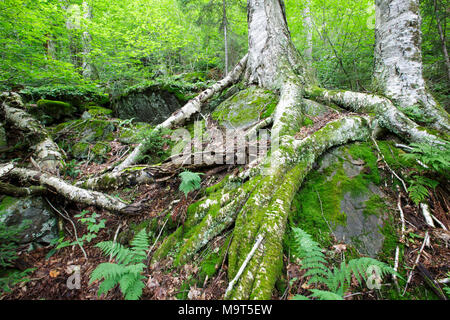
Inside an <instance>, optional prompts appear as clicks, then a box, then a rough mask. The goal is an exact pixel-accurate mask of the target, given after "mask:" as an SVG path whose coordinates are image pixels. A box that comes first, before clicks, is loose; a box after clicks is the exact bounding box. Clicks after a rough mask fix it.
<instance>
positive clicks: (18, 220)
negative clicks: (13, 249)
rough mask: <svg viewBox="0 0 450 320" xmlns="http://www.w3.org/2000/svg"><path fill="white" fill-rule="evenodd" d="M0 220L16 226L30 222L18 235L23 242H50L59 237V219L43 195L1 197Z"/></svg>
mask: <svg viewBox="0 0 450 320" xmlns="http://www.w3.org/2000/svg"><path fill="white" fill-rule="evenodd" d="M0 222H1V223H5V224H6V225H7V226H15V227H18V226H21V225H23V223H25V222H26V223H28V224H27V225H28V227H27V228H25V229H24V230H23V231H22V232H21V233H20V234H19V235H18V242H19V243H21V244H27V243H32V242H34V243H44V244H49V243H50V242H51V241H52V240H53V239H55V238H57V237H58V228H57V224H58V220H57V218H56V216H55V215H54V214H53V212H52V209H51V208H50V206H49V205H48V204H47V202H46V201H45V200H44V199H43V198H42V197H33V196H29V197H23V198H13V197H9V196H4V197H3V198H0Z"/></svg>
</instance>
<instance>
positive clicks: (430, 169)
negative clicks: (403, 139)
mask: <svg viewBox="0 0 450 320" xmlns="http://www.w3.org/2000/svg"><path fill="white" fill-rule="evenodd" d="M411 148H412V149H411V152H410V153H405V154H402V155H401V156H402V157H403V158H404V159H407V160H414V161H416V162H418V163H420V166H418V167H417V169H415V170H413V171H411V173H410V174H409V176H408V177H407V180H408V182H409V187H408V191H409V196H410V198H411V200H413V201H414V203H415V204H419V203H420V202H423V201H424V200H425V199H426V198H427V197H428V188H433V189H434V188H436V187H437V186H438V184H439V182H438V181H436V180H434V179H431V178H429V177H428V176H433V175H437V176H438V177H439V176H441V177H444V178H448V177H449V168H450V143H445V144H444V145H433V144H421V143H412V144H411ZM424 167H425V168H424Z"/></svg>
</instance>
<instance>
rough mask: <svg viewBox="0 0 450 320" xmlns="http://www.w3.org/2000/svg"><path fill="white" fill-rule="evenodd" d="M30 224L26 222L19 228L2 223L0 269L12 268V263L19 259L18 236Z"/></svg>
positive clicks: (0, 226)
mask: <svg viewBox="0 0 450 320" xmlns="http://www.w3.org/2000/svg"><path fill="white" fill-rule="evenodd" d="M29 224H30V221H29V220H25V221H24V222H23V223H22V225H20V226H17V227H12V226H7V225H6V224H5V223H4V222H0V268H6V267H10V266H11V263H12V261H14V260H15V259H17V258H18V256H17V254H16V250H17V248H18V242H17V236H18V235H19V234H20V233H21V232H22V231H23V230H25V229H26V228H27V227H28V226H29Z"/></svg>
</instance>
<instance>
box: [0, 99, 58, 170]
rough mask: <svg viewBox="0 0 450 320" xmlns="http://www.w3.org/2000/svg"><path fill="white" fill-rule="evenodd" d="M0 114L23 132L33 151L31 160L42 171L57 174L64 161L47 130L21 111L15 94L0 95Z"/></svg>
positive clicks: (21, 104)
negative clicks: (32, 159)
mask: <svg viewBox="0 0 450 320" xmlns="http://www.w3.org/2000/svg"><path fill="white" fill-rule="evenodd" d="M0 113H1V114H3V116H4V117H5V119H6V121H7V122H8V123H10V124H11V125H13V126H14V127H16V128H18V129H19V130H21V131H22V132H23V134H24V135H25V136H26V138H27V139H28V140H29V142H30V144H31V149H32V150H33V151H34V153H33V158H34V160H35V161H36V163H37V165H38V166H39V168H40V169H41V170H42V171H47V172H50V173H53V174H55V173H57V172H58V171H59V167H60V165H61V162H62V161H63V159H64V156H63V153H62V152H61V150H60V149H59V147H58V145H57V144H56V143H55V142H53V140H52V139H51V137H50V135H49V134H48V132H47V130H45V128H44V127H43V126H42V125H41V124H40V123H39V122H38V121H37V120H36V119H34V118H33V117H32V116H31V115H30V114H28V113H27V112H26V111H25V110H24V109H23V103H22V100H21V98H20V96H19V95H18V94H17V93H13V92H11V93H6V92H5V93H2V94H1V95H0Z"/></svg>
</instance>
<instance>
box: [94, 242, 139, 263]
mask: <svg viewBox="0 0 450 320" xmlns="http://www.w3.org/2000/svg"><path fill="white" fill-rule="evenodd" d="M95 246H96V247H97V248H100V249H101V250H102V251H103V254H105V255H106V256H109V255H111V256H112V257H113V258H114V259H115V260H116V261H117V263H120V264H128V263H129V262H130V260H131V258H132V256H133V252H132V251H131V250H130V249H128V248H125V247H124V246H123V245H121V244H120V243H115V242H113V241H103V242H100V243H97V244H96V245H95Z"/></svg>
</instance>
